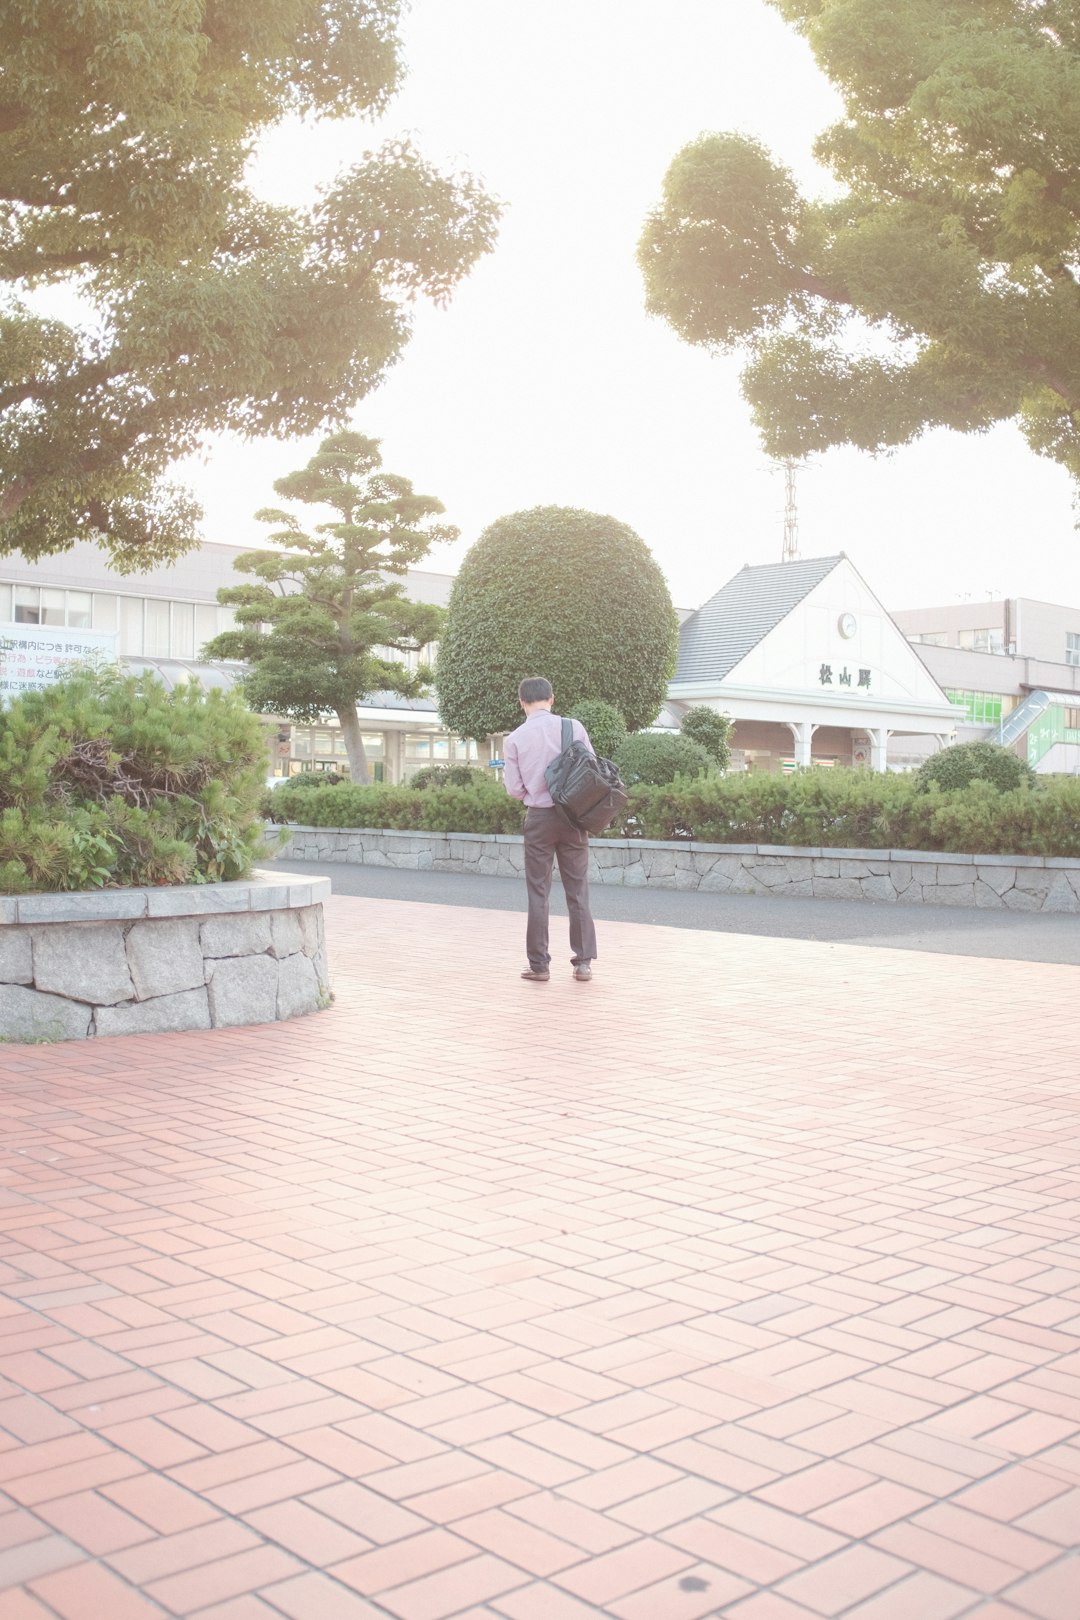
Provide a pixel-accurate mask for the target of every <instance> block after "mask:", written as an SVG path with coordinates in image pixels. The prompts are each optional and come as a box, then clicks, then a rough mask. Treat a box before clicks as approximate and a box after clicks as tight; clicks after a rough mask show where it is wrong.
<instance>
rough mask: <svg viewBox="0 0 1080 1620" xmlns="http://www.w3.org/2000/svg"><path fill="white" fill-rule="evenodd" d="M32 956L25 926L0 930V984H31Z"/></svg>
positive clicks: (32, 974)
mask: <svg viewBox="0 0 1080 1620" xmlns="http://www.w3.org/2000/svg"><path fill="white" fill-rule="evenodd" d="M33 982H34V958H33V952H32V950H31V948H30V935H29V932H28V931H27V930H26V929H25V928H10V929H9V928H5V929H4V930H3V931H2V932H0V984H33Z"/></svg>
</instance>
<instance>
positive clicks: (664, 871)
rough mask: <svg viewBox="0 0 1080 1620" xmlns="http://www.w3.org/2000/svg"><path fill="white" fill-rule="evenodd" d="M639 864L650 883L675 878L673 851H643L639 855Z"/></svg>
mask: <svg viewBox="0 0 1080 1620" xmlns="http://www.w3.org/2000/svg"><path fill="white" fill-rule="evenodd" d="M641 864H642V865H643V866H644V868H645V874H646V876H647V877H648V878H649V880H650V882H654V881H655V880H656V879H657V878H673V877H674V876H675V851H674V850H673V849H644V850H642V853H641Z"/></svg>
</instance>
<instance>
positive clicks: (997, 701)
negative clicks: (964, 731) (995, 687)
mask: <svg viewBox="0 0 1080 1620" xmlns="http://www.w3.org/2000/svg"><path fill="white" fill-rule="evenodd" d="M945 696H946V697H947V698H948V700H949V702H950V703H955V704H956V706H957V708H958V709H963V711H964V716H965V718H966V720H967V723H968V725H970V726H999V725H1000V724H1001V710H1002V701H1003V700H1002V696H1001V693H1000V692H959V691H952V690H947V691H946V693H945Z"/></svg>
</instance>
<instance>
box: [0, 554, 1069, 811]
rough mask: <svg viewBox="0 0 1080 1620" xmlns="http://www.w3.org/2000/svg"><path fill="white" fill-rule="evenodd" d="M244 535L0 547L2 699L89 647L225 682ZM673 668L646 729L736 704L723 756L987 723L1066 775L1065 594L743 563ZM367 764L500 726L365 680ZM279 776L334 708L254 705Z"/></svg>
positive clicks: (907, 754) (752, 765)
mask: <svg viewBox="0 0 1080 1620" xmlns="http://www.w3.org/2000/svg"><path fill="white" fill-rule="evenodd" d="M242 549H249V548H241V547H237V546H228V545H218V544H206V545H204V546H202V547H201V548H200V549H199V550H198V551H195V552H191V553H189V554H188V555H187V556H184V557H181V558H180V559H179V560H178V561H177V562H176V563H175V564H174V565H172V566H171V567H168V568H153V569H150V570H147V571H146V572H144V573H140V574H131V575H119V574H116V573H114V572H113V571H111V570H110V569H109V567H108V565H107V561H106V558H105V556H104V554H103V553H102V552H100V551H98V550H97V549H96V548H94V547H92V546H89V545H78V546H75V547H74V548H73V549H72V550H71V551H69V552H66V553H65V554H64V555H63V556H60V557H56V558H52V559H48V560H46V561H43V562H39V563H31V562H27V561H26V560H25V559H22V558H19V557H0V699H2V698H3V696H4V695H5V694H11V693H14V692H16V691H18V690H20V689H21V688H23V687H25V686H26V685H32V684H40V682H41V681H42V680H46V679H48V678H49V677H50V675H51V674H55V671H56V669H57V668H59V667H60V666H61V665H62V664H63V663H64V662H65V661H66V660H68V659H71V658H75V657H81V656H85V655H86V654H87V653H88V652H95V653H97V654H98V655H103V656H106V657H117V658H119V659H120V660H121V661H122V662H123V663H124V664H125V665H126V666H127V667H129V668H131V669H133V670H144V669H150V670H153V671H154V672H155V673H156V674H157V675H159V676H160V678H161V679H162V680H164V681H165V682H166V683H167V684H169V685H173V684H176V683H178V682H181V681H187V680H190V679H192V678H196V679H198V680H200V681H202V682H203V683H204V684H206V685H219V686H220V685H230V684H232V683H233V682H234V681H236V680H237V679H238V678H239V677H240V675H241V674H242V668H241V666H239V665H236V664H233V665H229V664H208V663H206V662H205V661H203V660H202V658H201V657H200V654H201V649H202V647H203V646H204V645H205V643H206V642H207V641H209V640H210V639H211V637H213V636H215V635H217V634H218V632H219V631H220V630H224V629H226V628H228V626H229V625H230V624H231V622H232V612H231V609H229V608H226V607H222V606H220V605H219V604H218V601H217V592H218V590H219V589H220V588H221V587H222V586H226V585H234V584H236V583H238V581H239V580H240V579H241V578H242V577H243V576H241V575H238V574H237V572H236V571H235V569H234V568H233V561H234V559H235V558H236V557H237V556H238V555H240V552H241V550H242ZM452 584H453V580H452V577H451V576H450V575H448V574H442V573H435V572H428V571H425V570H421V569H417V570H413V571H411V572H410V574H409V576H408V581H407V588H408V591H409V594H410V595H411V596H413V597H414V598H415V599H416V600H419V601H424V602H434V603H437V604H439V605H445V603H446V602H447V600H448V598H449V594H450V588H451V586H452ZM680 617H681V620H682V624H681V631H680V645H679V657H678V665H677V668H676V672H675V678H674V680H673V681H672V683H671V687H670V689H669V696H668V701H667V704H666V705H665V708H664V710H663V711H662V713H661V715H660V716H659V717H658V720H657V725H658V726H660V727H676V726H677V725H678V724H679V721H680V719H681V717H682V715H683V714H684V713H685V712H686V709H687V708H689V707H691V706H693V705H695V704H705V705H708V706H711V707H713V708H716V709H718V710H720V711H722V712H724V713H727V714H730V715H731V716H732V718H733V719H734V721H735V728H734V735H733V744H734V761H733V763H734V766H735V768H736V769H746V770H757V771H783V770H794V769H795V768H796V767H797V766H800V765H807V764H811V763H813V764H817V765H821V766H829V765H856V766H866V767H867V768H873V769H878V770H885V769H900V770H903V769H909V768H911V767H912V766H913V765H916V764H918V762H919V761H920V760H921V759H922V758H925V757H926V755H927V754H928V753H931V752H933V751H935V750H936V749H938V748H940V747H942V746H943V745H945V744H947V743H949V742H953V741H958V740H959V741H966V740H970V739H973V738H980V737H986V738H999V739H1000V740H1002V741H1004V742H1006V743H1008V744H1009V745H1010V746H1013V747H1014V748H1016V750H1017V751H1018V752H1020V753H1022V754H1023V755H1024V756H1025V757H1027V758H1029V759H1030V760H1031V762H1032V763H1033V764H1034V765H1035V766H1036V768H1037V769H1040V770H1057V771H1070V772H1076V773H1080V610H1071V609H1068V608H1063V607H1061V608H1059V607H1054V606H1052V605H1051V604H1045V603H1033V602H1030V601H1027V600H1024V599H1016V600H1014V601H1013V602H1012V603H1001V602H998V603H990V604H965V605H963V606H961V607H952V608H948V609H937V608H928V609H925V610H918V611H915V610H909V611H905V612H902V613H896V614H890V613H888V612H887V611H886V609H885V608H884V607H883V606H882V604H881V602H880V601H879V600H878V598H877V597H876V596H875V595H874V593H873V591H872V590H871V589H870V587H869V585H868V584H867V583H866V581H865V580H864V579H863V577H862V575H861V574H860V573H859V571H858V569H857V568H856V567H855V565H854V564H853V563H852V562H851V560H850V559H849V558H848V557H846V556H844V555H843V554H842V553H841V554H839V555H836V556H831V557H819V558H805V559H796V560H795V561H793V562H784V563H776V564H767V565H763V566H758V567H750V566H747V567H744V568H742V569H740V570H739V572H738V573H737V574H735V575H734V576H733V578H731V579H730V580H729V581H728V582H727V584H726V585H724V586H723V587H722V588H721V589H720V590H719V591H717V592H716V594H715V595H714V596H713V597H711V598H710V599H709V600H708V601H707V602H706V603H705V604H704V605H703V606H702V607H700V608H697V609H695V610H693V611H689V612H685V613H683V614H681V615H680ZM360 717H361V721H362V724H363V728H364V744H365V748H366V750H367V754H368V758H369V760H370V761H371V763H372V766H373V770H374V774H375V776H376V778H377V779H380V780H383V781H392V782H400V781H403V780H406V779H407V778H408V777H409V776H410V775H412V773H413V772H414V771H416V770H418V769H420V767H421V766H423V765H427V764H432V763H452V762H465V761H483V760H485V759H488V758H490V757H492V752H493V750H497V749H498V748H499V746H500V739H498V738H492V739H488V740H487V741H486V742H485V743H482V744H481V745H480V746H479V747H478V746H477V744H476V743H475V742H471V741H468V740H466V739H464V738H461V737H457V736H454V735H453V734H452V733H450V732H449V731H448V730H447V729H446V727H444V726H443V725H442V723H441V721H440V718H439V715H438V712H437V708H436V704H435V700H434V698H433V697H432V698H426V699H416V700H412V701H408V700H404V699H401V698H399V697H398V696H397V695H396V694H394V693H381V694H380V693H375V694H373V695H372V697H371V698H370V700H369V701H368V702H367V703H366V704H364V705H363V706H362V708H361V709H360ZM268 732H269V736H268V745H269V747H270V750H271V754H272V757H273V761H274V765H273V768H274V770H275V771H276V773H277V774H279V775H282V776H285V775H290V774H295V773H298V772H301V771H307V770H331V769H337V770H340V771H344V769H345V767H346V759H345V746H344V739H343V738H342V736H341V733H340V730H339V728H338V727H337V725H336V722H332V721H327V722H326V723H324V724H320V725H314V726H300V725H290V724H287V723H283V724H281V725H280V726H279V725H277V724H276V723H270V722H268Z"/></svg>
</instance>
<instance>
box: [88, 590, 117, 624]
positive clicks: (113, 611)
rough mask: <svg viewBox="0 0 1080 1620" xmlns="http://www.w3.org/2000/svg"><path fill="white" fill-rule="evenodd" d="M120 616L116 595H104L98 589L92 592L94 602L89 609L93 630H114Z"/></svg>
mask: <svg viewBox="0 0 1080 1620" xmlns="http://www.w3.org/2000/svg"><path fill="white" fill-rule="evenodd" d="M119 616H120V598H119V597H118V596H105V595H104V594H103V593H102V592H100V591H95V592H94V602H93V608H92V611H91V622H92V623H93V626H94V629H95V630H111V631H113V632H115V631H116V629H117V626H118V622H119Z"/></svg>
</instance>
